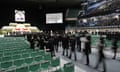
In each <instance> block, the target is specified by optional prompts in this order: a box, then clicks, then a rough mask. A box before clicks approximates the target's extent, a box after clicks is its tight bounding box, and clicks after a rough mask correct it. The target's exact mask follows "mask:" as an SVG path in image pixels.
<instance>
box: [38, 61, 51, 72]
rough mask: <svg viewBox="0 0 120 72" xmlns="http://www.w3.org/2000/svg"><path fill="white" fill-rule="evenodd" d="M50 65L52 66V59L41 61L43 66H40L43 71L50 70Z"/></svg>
mask: <svg viewBox="0 0 120 72" xmlns="http://www.w3.org/2000/svg"><path fill="white" fill-rule="evenodd" d="M49 67H50V61H43V62H41V66H40V68H41V71H42V70H48V69H49Z"/></svg>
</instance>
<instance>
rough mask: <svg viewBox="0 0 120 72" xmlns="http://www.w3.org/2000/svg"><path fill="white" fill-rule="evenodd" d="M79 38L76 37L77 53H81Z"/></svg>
mask: <svg viewBox="0 0 120 72" xmlns="http://www.w3.org/2000/svg"><path fill="white" fill-rule="evenodd" d="M80 38H81V35H78V36H77V37H76V41H77V49H78V51H79V52H81V40H80Z"/></svg>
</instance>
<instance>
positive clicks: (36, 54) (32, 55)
mask: <svg viewBox="0 0 120 72" xmlns="http://www.w3.org/2000/svg"><path fill="white" fill-rule="evenodd" d="M38 55H39V54H38V53H37V52H34V53H31V57H35V56H38Z"/></svg>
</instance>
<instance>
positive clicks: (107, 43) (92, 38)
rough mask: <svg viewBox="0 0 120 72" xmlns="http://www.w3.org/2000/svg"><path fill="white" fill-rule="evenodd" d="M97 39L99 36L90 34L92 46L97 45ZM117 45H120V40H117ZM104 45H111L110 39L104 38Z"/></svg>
mask: <svg viewBox="0 0 120 72" xmlns="http://www.w3.org/2000/svg"><path fill="white" fill-rule="evenodd" d="M98 40H99V36H97V35H92V36H91V43H92V46H97V42H98ZM117 45H118V47H120V41H118V43H117ZM105 46H106V47H111V46H112V40H107V39H105Z"/></svg>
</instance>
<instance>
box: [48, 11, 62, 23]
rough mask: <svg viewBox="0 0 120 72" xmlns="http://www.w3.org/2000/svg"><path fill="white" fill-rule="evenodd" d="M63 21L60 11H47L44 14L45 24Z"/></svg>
mask: <svg viewBox="0 0 120 72" xmlns="http://www.w3.org/2000/svg"><path fill="white" fill-rule="evenodd" d="M55 23H63V14H62V13H49V14H46V24H55Z"/></svg>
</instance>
